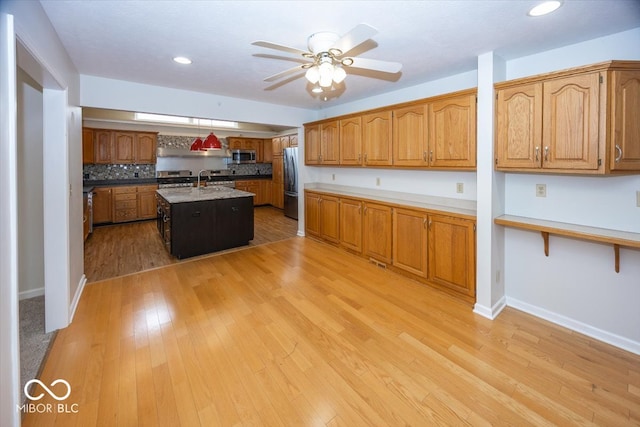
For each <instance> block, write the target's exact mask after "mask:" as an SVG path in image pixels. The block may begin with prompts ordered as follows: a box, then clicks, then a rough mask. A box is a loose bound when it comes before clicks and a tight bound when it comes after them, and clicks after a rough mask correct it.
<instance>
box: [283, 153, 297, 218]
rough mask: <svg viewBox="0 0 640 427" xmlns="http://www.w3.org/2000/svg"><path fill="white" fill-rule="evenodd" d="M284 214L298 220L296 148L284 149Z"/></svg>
mask: <svg viewBox="0 0 640 427" xmlns="http://www.w3.org/2000/svg"><path fill="white" fill-rule="evenodd" d="M283 164H284V214H285V216H288V217H289V218H293V219H298V147H291V148H285V149H284V158H283Z"/></svg>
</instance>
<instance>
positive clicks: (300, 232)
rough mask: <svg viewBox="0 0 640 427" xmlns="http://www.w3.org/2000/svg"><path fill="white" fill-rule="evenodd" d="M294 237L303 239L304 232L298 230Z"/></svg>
mask: <svg viewBox="0 0 640 427" xmlns="http://www.w3.org/2000/svg"><path fill="white" fill-rule="evenodd" d="M296 235H298V236H300V237H304V236H305V234H304V231H302V230H298V232H297V233H296Z"/></svg>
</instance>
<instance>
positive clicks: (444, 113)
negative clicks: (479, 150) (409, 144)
mask: <svg viewBox="0 0 640 427" xmlns="http://www.w3.org/2000/svg"><path fill="white" fill-rule="evenodd" d="M429 160H430V161H429V164H430V165H431V166H433V167H451V168H460V169H473V168H475V167H476V95H475V94H471V95H462V96H457V97H452V98H447V99H443V100H440V101H436V102H433V103H431V105H430V106H429Z"/></svg>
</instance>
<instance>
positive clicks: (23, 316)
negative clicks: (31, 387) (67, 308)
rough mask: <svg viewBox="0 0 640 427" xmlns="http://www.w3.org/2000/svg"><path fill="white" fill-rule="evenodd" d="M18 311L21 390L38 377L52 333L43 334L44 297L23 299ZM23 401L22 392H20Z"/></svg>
mask: <svg viewBox="0 0 640 427" xmlns="http://www.w3.org/2000/svg"><path fill="white" fill-rule="evenodd" d="M19 310H20V383H21V390H24V385H25V384H26V383H27V381H29V380H32V379H34V378H37V377H38V374H39V372H40V365H41V364H42V361H43V360H44V357H45V355H46V354H47V350H48V349H49V344H50V342H51V340H52V339H53V335H54V332H50V333H48V334H47V333H45V331H44V330H45V329H44V296H39V297H34V298H29V299H23V300H21V301H20V303H19ZM20 394H21V396H22V398H23V400H24V398H25V397H26V396H25V395H24V391H21V393H20Z"/></svg>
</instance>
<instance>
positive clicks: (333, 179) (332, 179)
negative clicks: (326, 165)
mask: <svg viewBox="0 0 640 427" xmlns="http://www.w3.org/2000/svg"><path fill="white" fill-rule="evenodd" d="M335 180H336V174H335V173H332V174H331V181H335Z"/></svg>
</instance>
